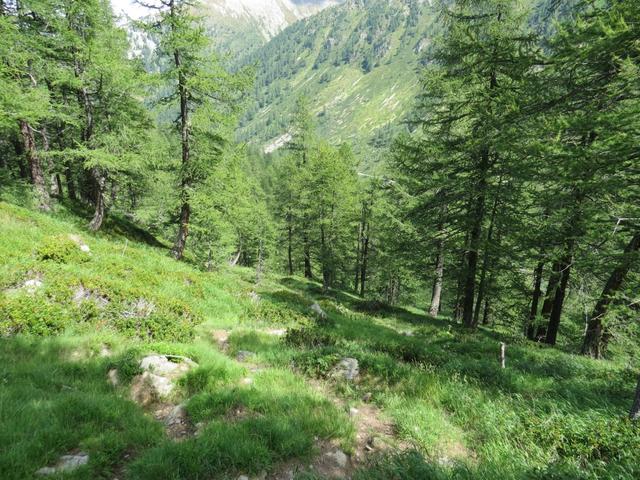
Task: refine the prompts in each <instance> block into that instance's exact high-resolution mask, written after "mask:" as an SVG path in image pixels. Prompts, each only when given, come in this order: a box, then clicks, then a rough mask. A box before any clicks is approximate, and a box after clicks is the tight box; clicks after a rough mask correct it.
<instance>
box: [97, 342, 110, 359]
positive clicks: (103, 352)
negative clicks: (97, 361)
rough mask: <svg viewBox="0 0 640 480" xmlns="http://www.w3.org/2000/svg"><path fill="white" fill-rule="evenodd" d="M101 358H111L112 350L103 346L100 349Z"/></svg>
mask: <svg viewBox="0 0 640 480" xmlns="http://www.w3.org/2000/svg"><path fill="white" fill-rule="evenodd" d="M100 356H101V357H102V358H108V357H110V356H111V349H110V348H109V347H108V346H107V345H102V346H101V347H100Z"/></svg>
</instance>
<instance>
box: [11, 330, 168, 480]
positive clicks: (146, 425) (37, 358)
mask: <svg viewBox="0 0 640 480" xmlns="http://www.w3.org/2000/svg"><path fill="white" fill-rule="evenodd" d="M87 352H89V350H87ZM80 355H82V357H80ZM108 367H109V360H107V359H105V358H101V357H100V356H99V355H93V356H91V357H86V358H85V357H84V352H83V353H82V354H80V353H78V351H76V350H75V349H74V348H72V347H71V346H70V345H69V344H66V343H65V342H64V341H62V340H57V339H35V338H12V339H2V340H0V379H1V381H2V388H1V389H0V442H1V443H2V445H3V447H2V448H1V449H0V472H3V473H2V478H3V479H6V480H9V479H16V480H17V479H20V480H23V479H28V478H39V477H36V476H35V471H36V470H38V469H39V468H41V467H44V466H46V465H50V464H52V463H55V462H56V461H57V459H58V458H59V457H60V456H61V455H65V454H68V453H70V452H74V451H79V450H82V451H84V452H86V453H88V454H89V455H90V460H89V464H88V465H87V466H85V467H81V468H80V469H78V471H77V472H74V473H72V474H69V475H68V476H66V477H65V478H77V479H81V478H103V477H104V476H105V475H109V474H110V473H112V472H115V471H116V470H117V469H118V468H119V467H120V466H121V464H122V462H123V459H124V457H125V455H132V456H133V455H135V454H137V452H139V451H140V450H141V449H144V448H148V447H149V446H151V445H153V444H155V443H156V442H157V441H158V440H159V439H161V438H162V428H161V427H160V425H159V424H157V423H156V422H154V421H152V420H150V419H149V418H148V417H146V416H145V415H144V414H143V412H142V410H140V409H139V407H138V406H136V405H135V404H133V403H132V402H130V401H127V400H125V399H123V398H121V397H119V396H118V395H117V394H116V390H115V389H114V388H113V387H111V385H109V384H108V382H107V381H106V372H107V369H108Z"/></svg>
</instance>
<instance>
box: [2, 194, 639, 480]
mask: <svg viewBox="0 0 640 480" xmlns="http://www.w3.org/2000/svg"><path fill="white" fill-rule="evenodd" d="M84 223H85V220H84V219H83V218H81V217H80V216H78V215H77V213H76V212H73V211H71V210H68V209H61V210H59V211H58V212H56V213H55V214H54V215H51V216H47V215H43V214H39V213H34V212H32V211H29V210H26V209H23V208H20V207H17V206H15V205H12V204H8V203H0V258H2V263H0V332H1V335H2V337H3V338H2V339H0V382H1V385H2V388H1V389H0V445H2V447H0V472H2V473H1V475H0V476H1V477H2V478H3V479H4V478H7V479H27V478H37V475H36V473H35V472H36V471H37V470H39V469H41V468H42V467H45V466H51V467H53V466H55V465H56V463H57V462H58V461H59V459H60V457H61V456H63V455H71V456H74V455H75V456H76V457H74V458H86V457H83V455H84V454H87V455H88V463H86V464H85V465H81V466H79V467H78V468H77V469H75V470H69V471H68V472H67V473H66V474H64V475H59V477H58V478H62V477H64V478H76V479H86V478H108V479H114V478H118V479H121V480H122V479H127V478H128V479H178V478H186V479H189V478H194V479H195V478H207V479H208V478H213V479H218V478H219V479H238V478H263V479H287V478H292V477H293V476H296V475H297V478H305V479H309V478H323V477H326V476H331V475H334V476H338V477H351V478H356V479H416V480H417V479H430V478H436V479H440V478H443V479H444V478H474V479H475V478H486V479H495V478H545V479H546V478H637V477H638V475H639V474H640V471H639V468H640V467H639V466H638V464H637V462H636V460H635V455H636V452H637V449H638V448H640V433H639V432H638V428H637V427H636V426H633V425H632V424H631V423H630V422H628V421H627V420H626V419H625V413H626V410H627V408H628V406H629V402H630V399H631V396H632V391H633V388H634V382H635V377H636V374H637V372H636V371H635V368H633V369H632V368H628V367H627V366H626V365H625V363H624V362H623V361H622V359H620V360H619V361H618V362H609V361H607V362H596V361H593V360H589V359H584V358H578V357H576V356H573V355H570V354H567V353H564V352H562V351H559V350H555V349H549V348H545V347H540V346H533V345H529V344H527V343H525V342H523V341H520V340H516V339H514V338H511V337H508V336H506V335H501V334H499V333H496V332H494V331H490V330H481V331H479V332H477V333H468V332H464V331H462V330H460V329H459V328H458V327H457V326H456V325H454V324H451V323H449V322H446V321H444V320H434V319H429V318H427V317H425V316H424V314H423V313H422V312H421V311H419V310H404V309H398V308H385V307H384V306H381V305H379V304H376V303H368V302H363V301H361V300H359V299H358V298H356V297H354V296H351V295H350V294H347V293H344V292H339V291H336V292H332V293H331V295H329V296H322V294H321V289H320V287H319V285H317V284H315V283H313V282H306V281H303V280H301V279H298V278H279V277H278V276H275V275H268V276H267V277H266V278H265V279H263V281H262V282H261V283H260V284H259V285H256V284H255V281H254V274H253V272H251V271H249V270H245V269H241V268H238V269H234V270H221V271H218V272H215V273H203V272H199V271H197V270H195V269H194V268H192V267H191V266H189V265H188V264H185V263H178V262H175V261H173V260H171V259H170V258H169V257H168V255H167V250H166V248H165V247H164V246H163V245H162V243H161V242H158V241H156V240H155V239H153V238H151V237H149V236H148V235H146V234H145V233H144V232H141V231H139V230H137V229H136V228H135V227H133V226H132V225H129V224H127V223H126V222H125V221H120V220H118V221H111V223H110V224H108V225H107V226H106V227H107V228H106V231H105V232H104V233H101V234H99V235H91V234H89V233H88V232H86V231H85V230H84V228H83V225H84ZM70 235H71V236H70ZM314 302H318V304H319V306H320V307H321V308H322V310H323V311H324V312H325V313H326V318H324V319H323V318H321V317H319V316H318V315H316V314H314V313H313V312H312V310H311V309H310V306H311V305H312V304H313V303H314ZM501 341H505V342H507V344H508V347H507V368H506V369H501V368H500V365H499V363H498V361H497V355H498V349H499V342H501ZM151 353H155V354H162V355H173V356H174V357H171V358H174V359H176V358H178V359H179V358H183V357H186V358H189V359H191V360H192V361H193V362H195V363H196V364H197V365H194V366H193V367H191V368H190V369H189V370H188V372H186V373H185V374H184V375H182V376H181V377H179V378H178V379H177V380H175V388H174V389H173V390H172V391H171V392H170V394H168V395H167V396H166V397H163V398H162V399H160V398H151V399H150V400H149V401H148V402H147V401H145V402H141V401H140V395H136V399H138V401H139V403H135V402H134V401H132V390H134V391H136V392H137V393H139V391H137V390H136V389H138V388H139V386H140V379H141V378H143V377H142V376H141V374H142V373H143V372H142V370H143V368H142V367H141V364H140V360H141V359H143V358H144V357H145V356H146V355H149V354H151ZM345 358H351V359H354V360H357V364H358V367H359V375H357V376H356V377H355V378H354V379H353V380H345V379H343V378H341V374H340V372H339V371H336V365H338V364H339V363H340V361H341V360H343V359H345ZM114 371H115V372H117V373H116V374H113V372H114ZM352 373H353V372H352ZM114 375H115V378H116V379H115V381H114ZM402 452H404V453H402ZM388 455H390V456H388ZM243 476H244V477H243Z"/></svg>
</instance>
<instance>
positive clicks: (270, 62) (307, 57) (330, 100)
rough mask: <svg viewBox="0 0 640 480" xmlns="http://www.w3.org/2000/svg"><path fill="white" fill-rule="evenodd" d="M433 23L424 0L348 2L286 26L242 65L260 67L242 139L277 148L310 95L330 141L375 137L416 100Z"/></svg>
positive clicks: (353, 0)
mask: <svg viewBox="0 0 640 480" xmlns="http://www.w3.org/2000/svg"><path fill="white" fill-rule="evenodd" d="M431 19H432V15H431V9H430V5H429V3H427V2H425V1H423V0H349V1H347V2H345V3H344V4H342V5H339V6H336V7H334V8H329V9H326V10H324V11H322V12H320V13H318V14H316V15H314V16H312V17H309V18H307V19H305V20H302V21H300V22H297V23H295V24H293V25H291V26H290V27H288V28H286V29H285V30H284V31H283V32H281V33H280V34H278V35H277V36H276V37H274V38H273V39H272V40H271V41H270V42H269V43H268V44H266V45H265V46H264V47H262V48H260V49H258V50H257V51H256V52H255V53H254V54H252V55H250V56H249V57H248V58H247V59H246V60H245V61H246V62H248V63H254V62H255V63H257V64H258V66H259V67H258V74H257V83H256V91H255V98H256V101H255V103H254V104H253V105H251V106H250V108H249V111H248V113H247V115H246V117H245V118H244V121H243V123H242V127H241V130H240V136H241V138H242V139H247V140H250V141H252V142H254V143H257V144H260V145H262V146H263V147H265V148H266V150H267V151H269V150H272V149H274V148H275V143H278V138H279V137H281V136H282V135H285V134H286V132H287V128H288V122H289V119H290V113H291V112H292V110H293V107H294V105H295V100H296V99H297V98H298V97H299V96H300V95H305V96H307V97H308V98H309V100H310V101H311V105H312V108H313V110H314V112H315V114H316V115H317V116H318V123H319V128H320V130H321V132H322V133H323V134H324V135H326V136H327V137H329V138H330V139H331V140H333V141H346V140H348V141H351V142H352V143H355V144H361V145H362V144H364V143H365V142H367V141H369V140H371V139H372V137H373V136H374V135H375V133H376V131H377V130H379V129H380V128H381V127H383V126H385V125H387V124H389V123H391V122H394V121H397V120H399V119H400V118H401V117H402V115H403V114H404V112H406V110H407V109H408V107H409V106H410V105H411V103H412V101H413V98H414V96H415V93H416V91H417V85H418V79H417V74H416V69H417V67H418V65H419V58H420V52H421V51H422V50H423V49H424V48H425V47H426V46H427V45H428V43H429V41H428V39H429V36H430V32H431V30H432V28H433V25H432V20H431ZM274 142H275V143H274ZM279 143H281V142H279Z"/></svg>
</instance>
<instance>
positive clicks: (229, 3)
mask: <svg viewBox="0 0 640 480" xmlns="http://www.w3.org/2000/svg"><path fill="white" fill-rule="evenodd" d="M341 1H342V0H205V1H204V2H203V6H204V7H205V9H206V10H207V17H208V18H209V19H210V20H213V21H214V22H215V21H216V20H217V21H221V20H222V21H224V20H228V21H229V22H230V23H232V22H234V21H235V22H239V23H242V22H244V23H246V24H247V25H252V26H255V27H256V28H257V29H258V31H259V32H260V34H261V35H262V36H263V37H264V39H265V41H267V40H270V39H271V38H273V37H274V36H275V35H277V34H278V33H280V32H281V31H282V30H283V29H284V28H286V27H287V26H289V25H291V24H292V23H294V22H296V21H298V20H301V19H303V18H306V17H308V16H310V15H313V14H315V13H317V12H319V11H320V10H323V9H325V8H327V7H330V6H333V5H337V4H339V3H341Z"/></svg>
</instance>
